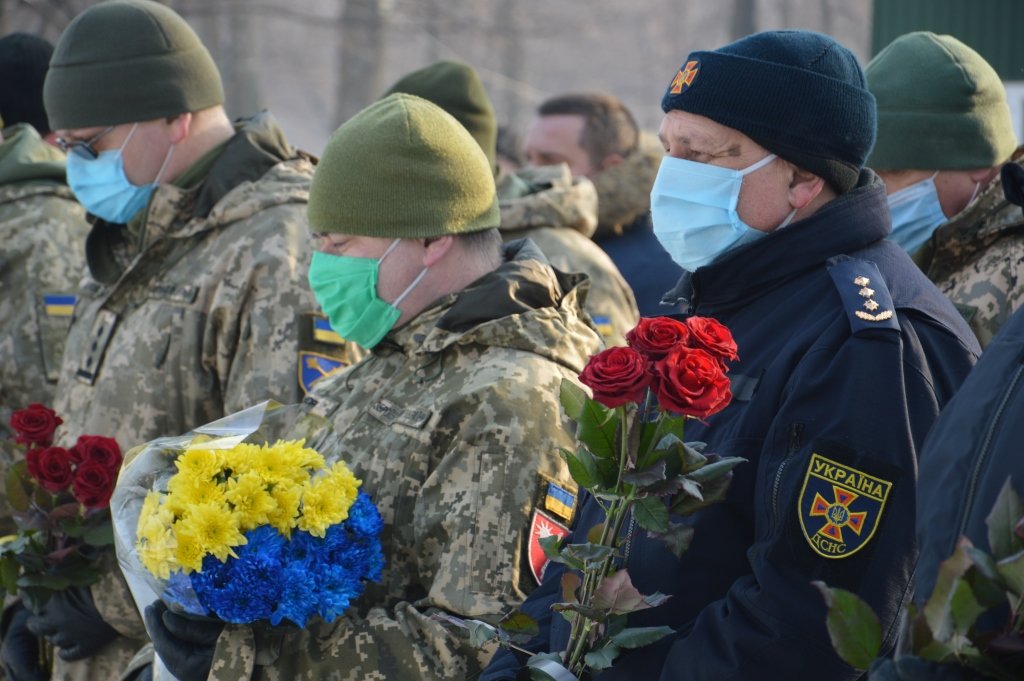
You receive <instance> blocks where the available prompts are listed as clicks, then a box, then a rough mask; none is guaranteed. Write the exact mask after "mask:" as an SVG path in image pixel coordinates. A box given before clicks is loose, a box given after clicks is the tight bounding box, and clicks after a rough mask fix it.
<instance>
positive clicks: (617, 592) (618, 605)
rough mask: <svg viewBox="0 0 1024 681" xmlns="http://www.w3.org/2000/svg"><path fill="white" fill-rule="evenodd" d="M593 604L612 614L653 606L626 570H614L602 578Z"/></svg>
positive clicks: (595, 592)
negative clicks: (645, 598) (638, 589)
mask: <svg viewBox="0 0 1024 681" xmlns="http://www.w3.org/2000/svg"><path fill="white" fill-rule="evenodd" d="M591 605H593V607H595V608H597V609H598V610H604V611H607V612H608V613H610V614H612V615H624V614H626V613H630V612H636V611H637V610H646V609H647V608H650V607H652V606H651V605H650V604H649V603H648V602H647V601H645V600H644V595H643V594H642V593H640V592H639V591H637V589H636V587H634V586H633V582H632V581H631V580H630V579H629V574H628V573H627V572H626V571H625V570H619V571H617V572H613V573H612V574H611V575H609V576H607V577H605V578H604V579H602V580H601V584H600V585H598V587H597V589H596V590H595V591H594V598H593V600H592V603H591Z"/></svg>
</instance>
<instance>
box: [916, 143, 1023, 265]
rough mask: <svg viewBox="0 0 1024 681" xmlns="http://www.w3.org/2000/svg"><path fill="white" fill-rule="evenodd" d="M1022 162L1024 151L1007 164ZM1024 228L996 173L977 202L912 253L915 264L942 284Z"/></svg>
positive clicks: (955, 216)
mask: <svg viewBox="0 0 1024 681" xmlns="http://www.w3.org/2000/svg"><path fill="white" fill-rule="evenodd" d="M1021 161H1024V147H1021V148H1019V149H1017V151H1016V152H1015V153H1014V155H1013V156H1012V157H1011V158H1010V162H1016V163H1020V162H1021ZM1021 228H1024V212H1022V211H1021V207H1020V206H1018V205H1016V204H1013V203H1010V202H1009V201H1007V200H1006V195H1005V194H1004V193H1003V184H1002V182H1001V181H1000V177H999V174H998V173H997V174H996V176H995V177H994V178H992V179H991V180H990V181H989V182H988V184H986V185H985V186H984V187H982V189H981V191H980V192H979V193H978V196H977V198H975V199H974V201H971V203H970V205H968V206H967V207H966V208H964V209H963V210H962V211H960V213H958V214H957V215H954V216H953V217H952V218H950V219H949V221H948V222H946V223H945V224H944V225H941V226H940V227H939V228H938V229H937V230H935V233H934V234H932V237H931V239H929V240H928V241H927V242H926V243H925V244H924V246H922V247H921V248H920V249H918V251H917V252H916V253H914V262H916V263H917V265H918V266H919V267H920V268H921V269H922V270H923V271H924V273H925V274H927V275H928V278H929V279H931V280H932V281H942V280H944V279H946V278H947V277H949V276H950V275H951V274H953V273H955V272H956V271H957V270H959V269H960V268H961V267H963V265H964V264H966V263H967V262H969V261H970V260H971V259H972V258H973V257H974V256H975V255H977V254H978V253H981V252H982V251H984V250H985V249H987V248H988V247H989V246H991V245H992V244H993V243H995V242H996V241H997V240H998V239H1000V238H1001V237H1002V236H1003V235H1004V234H1005V233H1007V232H1012V231H1017V230H1020V229H1021Z"/></svg>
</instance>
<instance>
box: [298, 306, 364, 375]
mask: <svg viewBox="0 0 1024 681" xmlns="http://www.w3.org/2000/svg"><path fill="white" fill-rule="evenodd" d="M355 359H356V358H355V357H354V356H353V352H352V346H351V344H349V343H347V342H346V341H345V339H344V338H342V337H341V336H339V335H338V334H337V333H335V331H334V329H332V328H331V325H330V323H328V321H327V318H326V317H323V316H321V315H319V314H314V313H311V312H304V313H302V314H301V315H300V319H299V385H300V386H301V387H302V390H303V392H305V393H308V392H309V391H310V389H311V388H312V386H313V383H314V382H316V381H317V380H319V379H321V378H323V377H324V376H326V375H327V374H330V373H333V372H335V371H337V370H338V369H341V368H344V367H347V366H349V365H350V364H352V363H353V362H354V361H355Z"/></svg>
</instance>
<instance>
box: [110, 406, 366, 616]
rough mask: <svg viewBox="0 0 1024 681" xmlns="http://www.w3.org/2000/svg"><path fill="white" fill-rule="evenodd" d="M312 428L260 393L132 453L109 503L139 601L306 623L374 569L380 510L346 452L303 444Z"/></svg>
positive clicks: (334, 609) (350, 595) (338, 608)
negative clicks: (249, 403)
mask: <svg viewBox="0 0 1024 681" xmlns="http://www.w3.org/2000/svg"><path fill="white" fill-rule="evenodd" d="M300 423H301V427H299V428H298V429H297V427H296V426H297V425H298V424H300ZM313 429H315V428H314V427H312V426H311V423H310V419H309V417H308V415H306V416H305V417H304V418H303V419H301V421H300V420H299V419H297V406H289V407H282V406H280V405H277V404H275V403H273V402H265V403H262V404H259V405H256V406H255V407H252V408H250V409H247V410H245V411H242V412H239V413H237V414H233V415H231V416H229V417H226V418H224V419H221V420H219V421H216V422H214V423H211V424H208V425H206V426H203V427H201V428H197V429H196V430H195V431H194V432H192V433H189V434H187V435H183V436H180V437H170V438H161V439H158V440H154V441H152V442H149V443H147V444H145V445H142V446H141V447H139V448H136V449H135V450H133V451H131V452H129V454H128V456H127V457H126V461H127V463H126V464H125V467H124V469H123V470H122V472H121V476H120V478H119V479H118V487H117V490H116V491H115V493H114V497H113V499H112V502H111V512H112V515H113V518H114V530H115V532H114V534H115V543H116V547H117V554H118V560H119V561H120V564H121V569H122V570H123V571H124V573H125V576H126V578H127V580H128V582H129V586H130V587H131V588H132V591H133V595H134V596H135V599H136V601H137V604H138V606H139V608H140V610H143V609H144V608H145V606H146V605H148V604H149V603H151V602H153V600H154V597H158V598H160V599H162V600H163V601H164V602H165V603H166V604H167V606H168V607H169V608H171V609H172V610H175V611H177V612H183V613H187V614H190V615H200V616H208V617H216V618H219V619H221V620H224V621H225V622H231V623H235V624H250V623H254V622H269V623H270V625H272V626H278V625H280V624H281V623H282V622H286V621H287V622H291V623H294V624H295V625H297V626H300V627H303V626H305V625H306V624H307V623H308V622H309V620H310V619H311V618H313V617H314V616H319V617H321V618H323V619H324V620H326V621H328V622H330V621H333V620H334V619H335V618H336V617H338V616H339V615H341V614H342V613H344V612H345V610H346V609H347V608H348V607H349V604H350V603H352V602H353V601H354V600H355V599H357V598H358V597H359V595H360V594H361V593H362V591H363V587H364V584H365V582H366V581H367V580H370V581H376V580H379V579H380V575H381V570H382V568H383V565H384V560H383V554H382V552H381V546H380V531H381V526H382V522H381V518H380V514H379V513H378V512H377V509H376V507H375V506H374V504H373V502H372V501H371V499H370V498H369V496H367V495H366V494H365V493H364V492H361V491H359V487H360V485H361V481H359V480H358V479H356V477H355V476H354V475H353V474H352V472H351V471H350V470H349V469H348V467H347V466H346V465H345V463H344V453H343V452H330V453H328V454H327V455H326V456H325V455H324V454H322V453H320V452H317V451H314V450H313V449H310V448H308V447H306V446H305V439H304V438H303V437H302V435H303V433H302V432H301V431H302V430H306V431H309V430H313ZM282 436H283V437H282ZM150 591H151V592H152V594H149V593H147V592H150Z"/></svg>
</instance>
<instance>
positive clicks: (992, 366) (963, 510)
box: [916, 311, 1024, 601]
mask: <svg viewBox="0 0 1024 681" xmlns="http://www.w3.org/2000/svg"><path fill="white" fill-rule="evenodd" d="M1022 415H1024V314H1022V313H1021V312H1019V311H1018V312H1017V313H1016V314H1014V315H1013V317H1011V318H1010V321H1008V322H1007V323H1006V325H1005V326H1003V328H1002V329H1000V331H999V333H998V335H996V337H995V338H994V339H992V342H991V343H990V344H989V345H988V346H987V347H986V348H985V354H983V355H982V357H981V361H980V362H978V365H977V366H976V367H975V368H974V370H973V371H972V372H971V375H970V376H968V377H967V380H966V381H964V384H963V386H962V387H961V388H960V391H959V392H958V393H957V394H956V397H954V398H953V401H952V402H950V403H949V405H948V406H947V407H946V408H945V410H943V412H942V416H941V417H940V418H939V421H938V423H936V424H935V428H933V429H932V432H931V433H930V434H929V435H928V439H927V440H926V441H925V444H924V448H923V449H922V451H921V460H920V475H919V478H918V489H919V496H918V502H917V513H918V532H917V536H918V542H919V544H920V547H921V557H920V559H919V561H918V569H917V576H916V580H917V586H916V594H917V599H916V600H918V601H922V600H924V599H925V598H927V597H928V596H929V595H930V594H931V592H932V589H933V588H934V586H935V575H936V573H937V571H938V566H939V563H941V562H942V561H944V560H945V559H946V558H949V556H951V555H952V554H953V551H954V550H955V549H956V543H957V540H958V539H959V538H960V536H961V535H967V537H968V538H969V539H970V540H971V542H972V543H973V544H974V545H975V546H977V547H979V548H981V549H983V550H984V551H986V552H989V551H990V550H991V547H990V546H989V542H988V527H987V525H986V524H985V518H987V517H988V515H989V513H990V512H991V511H992V505H993V504H994V503H995V501H996V497H997V496H999V491H1000V489H1001V488H1002V486H1003V484H1004V483H1005V482H1006V480H1007V479H1012V483H1013V487H1014V489H1015V490H1016V491H1017V494H1019V495H1021V496H1024V456H1022V450H1024V418H1021V416H1022Z"/></svg>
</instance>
